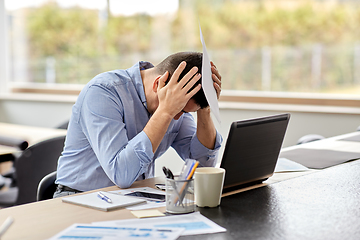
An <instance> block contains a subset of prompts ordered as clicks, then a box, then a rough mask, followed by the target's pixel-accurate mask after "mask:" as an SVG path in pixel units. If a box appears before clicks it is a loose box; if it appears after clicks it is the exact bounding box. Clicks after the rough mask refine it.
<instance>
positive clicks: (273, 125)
mask: <svg viewBox="0 0 360 240" xmlns="http://www.w3.org/2000/svg"><path fill="white" fill-rule="evenodd" d="M289 118H290V114H280V115H273V116H267V117H261V118H254V119H247V120H242V121H237V122H233V123H232V124H231V127H230V130H229V136H228V139H227V141H226V145H225V150H224V154H223V158H222V161H221V165H220V167H221V168H224V169H225V170H226V174H225V180H224V187H223V192H228V191H232V190H235V189H238V188H242V187H246V186H249V185H253V184H257V183H261V182H263V181H265V180H266V179H268V178H269V177H270V176H271V175H272V174H273V173H274V169H275V165H276V162H277V159H278V156H279V153H280V149H281V146H282V143H283V140H284V136H285V132H286V128H287V125H288V122H289Z"/></svg>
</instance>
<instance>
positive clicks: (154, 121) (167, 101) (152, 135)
mask: <svg viewBox="0 0 360 240" xmlns="http://www.w3.org/2000/svg"><path fill="white" fill-rule="evenodd" d="M185 66H186V62H182V63H180V65H179V66H178V67H177V69H176V70H175V72H174V74H173V75H172V77H171V79H170V81H169V82H168V83H167V84H166V80H167V79H168V76H169V73H168V72H166V73H165V74H164V75H162V76H161V77H160V78H159V79H158V80H157V81H158V83H157V84H158V85H157V88H156V89H157V97H158V101H159V102H158V107H157V109H156V110H155V112H154V114H153V116H152V117H151V118H150V120H149V122H148V123H147V124H146V126H145V128H144V132H145V133H146V135H147V136H148V137H149V139H150V141H151V144H152V148H153V152H154V153H155V151H156V149H157V148H158V147H159V145H160V143H161V141H162V139H163V137H164V135H165V133H166V131H167V129H168V127H169V124H170V122H171V121H172V119H173V118H174V117H175V115H177V114H178V113H179V112H181V111H182V110H183V109H184V107H185V106H186V104H187V103H188V101H189V99H190V98H191V97H192V96H194V95H195V93H197V92H198V91H199V90H200V88H201V85H200V84H199V85H198V86H196V87H195V88H194V89H193V90H191V91H190V92H189V90H190V89H191V88H192V86H193V85H194V84H195V83H196V82H197V81H198V80H199V79H200V77H201V74H200V73H197V72H198V69H197V68H196V67H194V68H192V69H191V70H190V71H189V72H188V73H187V74H186V75H185V76H184V77H183V78H182V79H181V80H180V81H179V82H178V79H179V76H180V74H181V73H182V71H183V70H184V69H185ZM196 73H197V74H196Z"/></svg>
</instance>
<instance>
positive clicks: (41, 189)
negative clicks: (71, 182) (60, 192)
mask: <svg viewBox="0 0 360 240" xmlns="http://www.w3.org/2000/svg"><path fill="white" fill-rule="evenodd" d="M55 180H56V171H54V172H52V173H49V174H48V175H46V176H45V177H44V178H43V179H41V181H40V183H39V186H38V189H37V194H36V201H42V200H46V199H51V198H53V195H54V192H55V190H56V184H55Z"/></svg>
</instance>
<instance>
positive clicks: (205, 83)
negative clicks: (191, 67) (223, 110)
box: [199, 24, 221, 124]
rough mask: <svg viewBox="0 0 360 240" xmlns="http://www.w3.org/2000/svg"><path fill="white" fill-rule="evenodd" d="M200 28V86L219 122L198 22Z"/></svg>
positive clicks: (218, 112)
mask: <svg viewBox="0 0 360 240" xmlns="http://www.w3.org/2000/svg"><path fill="white" fill-rule="evenodd" d="M199 28H200V39H201V43H202V47H203V59H202V71H201V79H202V80H201V86H202V89H203V90H204V94H205V97H206V100H207V101H208V103H209V106H210V110H211V112H212V113H213V114H214V116H215V118H216V120H217V121H218V123H219V124H220V123H221V120H220V111H219V104H218V99H217V95H216V90H215V88H214V82H213V79H212V77H211V76H212V73H211V65H210V58H209V54H208V52H207V50H206V45H205V40H204V37H203V34H202V32H201V26H200V24H199Z"/></svg>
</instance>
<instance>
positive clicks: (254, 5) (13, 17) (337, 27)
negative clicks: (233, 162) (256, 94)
mask: <svg viewBox="0 0 360 240" xmlns="http://www.w3.org/2000/svg"><path fill="white" fill-rule="evenodd" d="M5 9H6V17H7V25H8V26H7V31H8V46H9V48H8V52H9V74H8V79H9V83H10V85H11V84H13V85H16V84H23V83H26V84H34V85H36V84H42V83H56V84H85V83H87V82H88V81H89V80H91V79H92V78H93V77H94V76H95V75H97V74H99V73H101V72H104V71H108V70H113V69H123V68H128V67H131V66H132V65H133V64H134V63H135V62H136V61H138V60H146V61H150V62H152V63H153V64H157V63H159V62H160V61H161V60H162V59H163V58H165V57H166V56H167V55H169V54H171V53H174V52H178V51H202V48H201V42H200V37H199V22H200V24H201V28H202V32H203V35H204V38H205V41H206V46H207V49H208V51H209V54H210V57H211V59H212V60H213V61H214V62H215V64H216V65H217V67H218V68H219V69H220V71H221V74H222V76H223V89H225V90H226V89H229V90H250V91H277V92H311V93H335V94H338V93H339V94H350V95H356V94H357V95H358V94H359V93H360V41H359V40H360V31H359V29H360V1H355V0H337V1H336V0H318V1H316V0H289V1H285V0H282V1H281V0H266V1H265V0H152V1H147V0H132V1H125V0H96V1H95V0H93V1H89V0H5Z"/></svg>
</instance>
